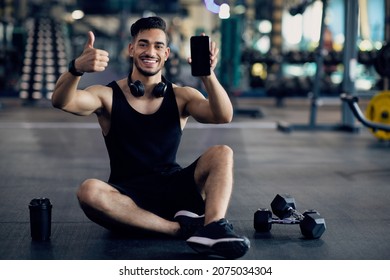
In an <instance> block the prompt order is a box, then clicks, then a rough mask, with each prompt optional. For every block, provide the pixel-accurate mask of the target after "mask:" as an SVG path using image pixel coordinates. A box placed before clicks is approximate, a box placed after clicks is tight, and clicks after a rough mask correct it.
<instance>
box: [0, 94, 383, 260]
mask: <svg viewBox="0 0 390 280" xmlns="http://www.w3.org/2000/svg"><path fill="white" fill-rule="evenodd" d="M0 103H1V104H2V107H1V109H0V131H1V137H0V147H1V149H0V157H1V161H0V178H1V180H0V258H1V259H7V260H29V259H49V260H51V259H56V260H86V259H88V260H97V259H102V260H109V259H114V260H116V259H142V260H148V259H171V260H172V259H203V258H205V257H204V256H200V255H198V254H196V253H195V252H193V251H192V249H191V248H189V247H188V246H187V245H186V244H185V242H184V241H182V240H176V239H171V238H167V237H163V236H147V237H145V236H126V235H118V234H113V233H110V232H109V231H107V230H106V229H104V228H102V227H100V226H98V225H96V224H94V223H92V222H91V221H89V220H88V219H87V218H86V217H85V216H84V213H83V212H82V211H81V209H80V208H79V206H78V202H77V200H76V196H75V192H76V189H77V187H78V185H79V184H80V182H81V181H83V180H84V179H86V178H90V177H96V178H101V179H107V177H108V175H109V169H108V168H109V162H108V156H107V153H106V150H105V147H104V142H103V138H102V135H101V132H100V130H99V128H98V126H97V124H96V121H95V117H94V116H91V117H77V116H73V115H70V114H66V113H64V112H61V111H59V110H57V109H54V108H52V107H51V105H50V103H49V102H48V101H39V102H37V103H36V104H34V106H25V105H23V104H22V102H21V101H20V100H18V99H12V98H10V99H3V100H0ZM237 106H238V108H246V107H247V106H251V107H256V108H259V109H260V110H261V111H262V113H263V114H264V117H262V118H257V119H255V118H250V117H247V116H244V115H237V116H236V117H235V119H234V121H233V122H232V123H231V124H229V125H219V126H208V125H199V124H196V123H195V122H193V121H190V123H189V124H188V127H187V128H186V129H185V131H184V135H183V140H182V145H181V148H180V151H179V154H178V161H179V163H181V164H182V165H187V164H189V163H191V162H192V161H193V160H194V159H195V158H196V157H198V156H199V155H200V154H201V153H202V152H203V151H204V150H205V149H206V148H207V147H209V146H211V145H214V144H227V145H229V146H231V147H232V148H233V150H234V151H235V168H234V172H235V189H234V193H233V196H232V199H231V203H230V208H229V211H228V214H227V218H228V219H229V220H230V222H232V224H233V225H234V228H235V230H236V231H237V232H238V233H240V234H243V235H246V236H248V237H249V239H250V241H251V249H250V251H249V252H248V253H247V254H246V255H245V256H244V257H243V258H242V259H251V260H253V259H267V260H288V259H292V260H312V259H314V260H338V259H343V260H383V259H389V258H390V235H389V234H388V233H389V232H390V217H389V215H388V213H389V212H390V203H389V201H390V183H389V182H390V145H389V143H386V142H381V141H379V140H378V139H376V138H375V137H374V136H373V135H371V133H370V132H369V131H368V130H367V129H366V128H364V127H362V128H361V129H360V131H359V132H358V133H348V132H336V131H320V130H314V131H292V132H291V133H288V134H286V133H282V132H280V131H278V130H277V129H276V122H277V121H288V122H292V123H303V124H304V123H307V121H308V114H309V111H308V110H309V103H308V101H307V100H305V99H291V100H286V103H285V106H284V107H283V108H279V107H276V106H274V100H273V99H266V98H264V99H262V98H259V99H250V98H240V99H239V100H238V102H237ZM339 120H340V105H339V104H338V102H337V99H334V100H331V101H330V102H329V104H325V105H324V106H323V107H321V108H320V109H319V113H318V123H327V124H330V125H334V124H337V123H338V122H339ZM278 193H289V194H291V195H293V196H294V197H295V200H296V204H297V209H298V210H301V211H304V210H305V209H313V208H314V209H316V210H318V211H319V212H320V213H321V215H322V216H323V217H324V218H325V220H326V225H327V230H326V231H325V233H324V234H323V236H322V237H321V238H320V239H316V240H307V239H304V238H303V237H302V235H301V233H300V230H299V226H298V225H274V226H273V228H272V230H271V232H270V233H261V234H260V233H255V231H254V228H253V215H254V212H255V211H256V210H257V209H258V208H260V207H270V203H271V201H272V199H273V198H274V196H275V195H276V194H278ZM36 197H47V198H49V199H50V200H51V202H52V204H53V210H52V232H51V239H50V240H49V241H46V242H36V241H32V240H31V237H30V224H29V210H28V204H29V202H30V200H31V199H33V198H36ZM210 259H214V257H210Z"/></svg>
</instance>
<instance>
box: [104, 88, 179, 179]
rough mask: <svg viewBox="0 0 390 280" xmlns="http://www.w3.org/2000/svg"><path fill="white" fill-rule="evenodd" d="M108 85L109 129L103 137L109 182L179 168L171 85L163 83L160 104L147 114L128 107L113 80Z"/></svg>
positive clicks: (174, 109) (175, 111)
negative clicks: (108, 165)
mask: <svg viewBox="0 0 390 280" xmlns="http://www.w3.org/2000/svg"><path fill="white" fill-rule="evenodd" d="M108 86H109V87H111V88H112V91H113V99H112V111H111V126H110V131H109V132H108V134H107V135H106V136H104V140H105V143H106V147H107V151H108V155H109V158H110V167H111V174H110V178H109V182H110V183H114V184H120V183H124V182H128V181H131V180H132V178H135V177H138V176H145V175H149V174H155V173H171V172H173V171H176V170H179V169H181V167H180V166H179V165H178V164H177V163H176V153H177V149H178V147H179V143H180V140H181V136H182V130H181V127H180V119H179V112H178V107H177V103H176V98H175V94H174V92H173V88H172V83H170V82H168V81H167V90H166V92H165V94H164V97H163V101H162V104H161V106H160V108H159V109H158V110H157V111H156V112H155V113H153V114H150V115H145V114H141V113H139V112H138V111H136V110H135V109H134V108H133V107H131V105H130V104H129V103H128V102H127V100H126V97H125V95H124V93H123V91H122V90H121V89H120V87H119V85H118V84H117V83H116V82H115V81H113V82H111V83H110V84H108Z"/></svg>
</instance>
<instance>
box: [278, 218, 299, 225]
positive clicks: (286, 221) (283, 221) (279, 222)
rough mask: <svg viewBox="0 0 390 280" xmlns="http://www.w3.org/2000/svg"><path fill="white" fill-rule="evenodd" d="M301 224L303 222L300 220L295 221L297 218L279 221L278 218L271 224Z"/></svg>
mask: <svg viewBox="0 0 390 280" xmlns="http://www.w3.org/2000/svg"><path fill="white" fill-rule="evenodd" d="M300 222H301V220H299V219H295V218H293V219H292V218H284V219H277V218H272V221H271V223H273V224H291V225H295V224H299V223H300Z"/></svg>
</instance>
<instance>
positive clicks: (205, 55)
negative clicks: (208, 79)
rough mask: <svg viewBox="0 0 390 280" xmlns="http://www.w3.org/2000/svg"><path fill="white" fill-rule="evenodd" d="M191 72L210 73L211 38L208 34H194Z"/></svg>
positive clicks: (193, 73)
mask: <svg viewBox="0 0 390 280" xmlns="http://www.w3.org/2000/svg"><path fill="white" fill-rule="evenodd" d="M190 46H191V60H192V61H191V74H192V76H209V75H210V67H211V65H210V39H209V37H208V36H192V37H191V39H190Z"/></svg>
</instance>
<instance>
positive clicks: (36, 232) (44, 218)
mask: <svg viewBox="0 0 390 280" xmlns="http://www.w3.org/2000/svg"><path fill="white" fill-rule="evenodd" d="M28 207H29V209H30V228H31V238H32V239H33V240H42V241H44V240H48V239H50V234H51V209H52V207H53V206H52V204H51V203H50V200H49V199H48V198H34V199H33V200H31V202H30V204H29V206H28Z"/></svg>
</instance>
